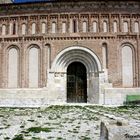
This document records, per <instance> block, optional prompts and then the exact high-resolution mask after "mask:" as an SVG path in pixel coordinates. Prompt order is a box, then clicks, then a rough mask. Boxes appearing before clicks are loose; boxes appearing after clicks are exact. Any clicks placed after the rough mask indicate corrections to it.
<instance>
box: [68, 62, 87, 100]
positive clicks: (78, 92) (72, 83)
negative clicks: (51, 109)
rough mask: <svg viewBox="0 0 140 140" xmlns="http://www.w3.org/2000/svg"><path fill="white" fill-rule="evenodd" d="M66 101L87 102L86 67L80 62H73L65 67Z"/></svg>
mask: <svg viewBox="0 0 140 140" xmlns="http://www.w3.org/2000/svg"><path fill="white" fill-rule="evenodd" d="M67 102H69V103H86V102H87V73H86V67H85V66H84V65H83V64H82V63H80V62H73V63H71V64H70V65H69V66H68V69H67Z"/></svg>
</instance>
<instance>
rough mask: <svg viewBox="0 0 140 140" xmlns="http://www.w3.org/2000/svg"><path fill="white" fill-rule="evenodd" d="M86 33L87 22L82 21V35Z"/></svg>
mask: <svg viewBox="0 0 140 140" xmlns="http://www.w3.org/2000/svg"><path fill="white" fill-rule="evenodd" d="M86 32H87V22H86V21H83V33H86Z"/></svg>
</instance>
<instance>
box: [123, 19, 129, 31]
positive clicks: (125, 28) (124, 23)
mask: <svg viewBox="0 0 140 140" xmlns="http://www.w3.org/2000/svg"><path fill="white" fill-rule="evenodd" d="M123 32H124V33H127V32H128V22H127V21H124V22H123Z"/></svg>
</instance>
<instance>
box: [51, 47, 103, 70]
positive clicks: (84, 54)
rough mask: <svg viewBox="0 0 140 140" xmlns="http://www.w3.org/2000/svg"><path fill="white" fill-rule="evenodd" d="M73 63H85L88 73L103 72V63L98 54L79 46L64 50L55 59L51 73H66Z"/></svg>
mask: <svg viewBox="0 0 140 140" xmlns="http://www.w3.org/2000/svg"><path fill="white" fill-rule="evenodd" d="M72 62H81V63H83V64H84V65H85V66H86V69H87V71H88V72H98V71H101V63H100V60H99V58H98V57H97V56H96V54H95V53H93V52H92V51H91V50H89V49H87V48H84V47H79V46H73V47H69V48H66V49H64V50H62V51H61V52H60V53H59V54H58V55H57V57H56V58H55V60H54V62H53V64H52V68H51V71H53V72H66V70H67V67H68V66H69V65H70V64H71V63H72Z"/></svg>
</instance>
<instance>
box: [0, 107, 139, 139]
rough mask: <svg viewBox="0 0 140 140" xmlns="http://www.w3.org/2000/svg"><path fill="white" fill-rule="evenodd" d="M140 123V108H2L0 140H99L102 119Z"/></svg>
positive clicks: (0, 114) (0, 109)
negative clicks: (119, 119) (118, 119)
mask: <svg viewBox="0 0 140 140" xmlns="http://www.w3.org/2000/svg"><path fill="white" fill-rule="evenodd" d="M113 117H123V118H124V119H127V120H128V121H137V122H140V107H119V108H111V107H101V106H92V105H89V106H87V105H86V106H76V105H74V106H69V105H63V106H59V105H55V106H49V107H46V108H34V109H33V108H24V109H23V108H0V140H49V139H50V140H99V135H100V122H101V120H103V119H105V120H111V119H112V118H113Z"/></svg>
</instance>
